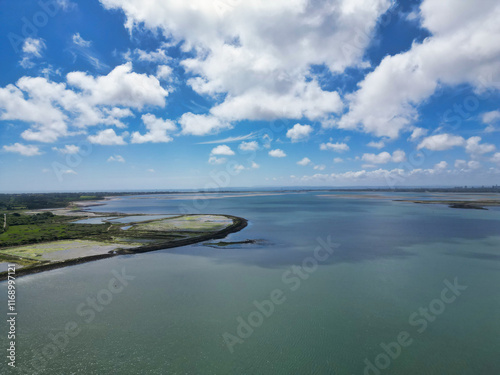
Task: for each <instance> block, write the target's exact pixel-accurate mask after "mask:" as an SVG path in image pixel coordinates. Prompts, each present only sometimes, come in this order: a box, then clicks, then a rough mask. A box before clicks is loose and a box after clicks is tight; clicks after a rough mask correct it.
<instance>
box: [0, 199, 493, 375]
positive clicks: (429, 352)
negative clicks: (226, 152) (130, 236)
mask: <svg viewBox="0 0 500 375" xmlns="http://www.w3.org/2000/svg"><path fill="white" fill-rule="evenodd" d="M325 194H335V193H324V192H322V193H319V192H318V193H302V194H297V193H294V194H283V195H272V196H248V195H249V194H245V196H238V195H237V194H232V195H231V196H229V197H228V196H222V195H221V196H220V198H218V197H217V196H210V198H212V199H207V200H204V199H202V197H198V199H196V200H193V199H190V198H188V199H186V195H185V194H183V195H179V196H176V195H168V196H160V197H147V199H141V198H144V197H132V198H131V197H123V198H120V199H116V200H112V201H109V202H107V204H106V205H104V206H96V207H93V208H92V210H93V211H96V212H97V211H98V212H124V213H127V214H137V213H141V214H142V213H144V214H179V213H185V212H190V213H211V214H231V215H236V216H241V217H244V218H246V219H248V220H249V226H248V227H247V228H245V229H244V230H243V231H241V232H239V233H235V234H232V235H230V236H229V237H228V238H227V239H225V240H224V241H242V240H246V239H258V240H264V241H261V242H259V244H258V245H241V246H228V247H220V248H213V247H208V246H203V245H202V244H198V245H194V246H186V247H182V248H177V249H171V250H165V251H157V252H152V253H147V254H139V255H131V256H119V257H114V258H111V259H106V260H101V261H97V262H91V263H87V264H82V265H79V266H74V267H68V268H65V269H59V270H54V271H50V272H44V273H41V274H37V275H31V276H27V277H23V278H20V279H19V280H18V282H17V283H18V310H19V317H18V321H19V323H18V334H19V335H18V337H17V350H18V352H17V355H18V357H17V361H18V366H21V367H25V368H28V369H31V368H30V366H31V365H32V364H33V365H36V364H37V363H42V364H43V366H41V369H42V372H41V373H47V374H68V373H74V374H108V373H117V374H204V375H205V374H349V375H350V374H363V372H364V370H365V367H366V366H367V364H366V363H367V362H365V361H369V362H370V363H371V364H373V366H375V364H378V365H380V367H379V368H378V369H377V370H378V371H379V372H380V373H381V374H386V373H387V374H410V375H412V374H418V375H420V374H436V375H443V374H474V375H476V374H496V373H500V363H499V361H498V348H499V347H500V323H499V320H498V313H499V311H500V293H499V290H498V285H500V283H499V282H500V273H499V269H500V210H499V209H498V208H492V209H489V210H461V209H452V208H448V207H446V206H442V205H419V204H414V203H404V202H393V201H392V200H390V199H374V198H373V199H359V198H346V197H345V198H337V199H332V198H329V197H320V196H319V195H325ZM391 195H394V194H393V193H391ZM408 197H409V195H408V194H401V198H402V199H406V198H408ZM328 238H330V242H332V243H336V244H337V245H338V247H337V246H335V247H332V249H333V250H332V254H331V255H330V254H328V253H325V252H322V253H321V254H322V258H321V259H322V260H317V262H318V266H315V264H314V262H313V263H311V259H313V258H311V257H314V254H315V249H316V247H317V246H319V244H320V243H321V241H323V242H325V241H326V242H328ZM325 254H327V255H325ZM316 259H319V258H316ZM304 261H305V264H304V265H305V266H306V269H305V270H302V273H301V275H302V276H303V278H302V279H301V278H300V277H299V276H297V274H296V275H292V273H291V267H292V266H299V265H303V263H304ZM122 269H124V270H125V273H126V274H129V275H133V276H134V277H135V278H134V279H133V280H129V281H128V282H127V283H128V284H127V285H126V286H124V287H123V290H122V291H121V292H119V293H113V294H110V293H108V292H106V290H107V289H108V290H109V288H112V287H116V285H115V284H116V283H117V281H116V276H115V275H114V274H113V273H112V271H113V270H115V271H119V272H122ZM113 278H115V279H114V280H113ZM455 278H457V280H458V283H459V284H461V285H466V286H467V289H466V290H464V291H462V292H460V293H461V294H460V295H459V296H456V299H455V300H454V301H453V302H451V303H446V304H444V303H443V306H444V311H439V309H438V310H436V309H437V308H438V307H440V306H441V305H440V304H439V303H437V302H435V300H436V299H440V298H441V297H440V296H441V292H442V290H443V289H444V288H445V287H446V284H445V280H448V281H451V282H452V283H453V281H454V280H455ZM110 280H111V282H110ZM119 286H120V285H118V287H119ZM0 288H1V290H0V293H1V296H2V305H3V306H5V305H6V303H4V302H3V301H5V296H6V284H5V283H2V284H1V285H0ZM276 290H279V291H281V294H280V296H281V299H280V301H282V303H281V304H273V305H272V306H273V308H272V310H274V311H273V312H272V313H270V314H269V311H270V310H267V311H266V313H268V315H269V316H268V317H267V316H264V315H263V314H262V313H258V311H259V310H258V309H257V307H256V304H255V303H257V305H259V302H262V301H264V300H269V299H270V296H271V294H272V293H273V291H275V292H276ZM109 295H111V300H108V299H105V298H106V297H109ZM96 296H99V297H100V298H101V301H102V302H107V304H105V305H102V304H99V303H98V305H97V309H94V308H90V307H89V302H87V298H88V297H96ZM103 298H104V299H103ZM283 299H284V301H283ZM433 301H434V302H433ZM82 304H83V307H82ZM430 304H431V305H432V307H433V309H432V310H430V311H434V312H435V313H436V314H432V312H431V314H432V315H431V318H434V320H433V321H430V320H427V326H426V327H425V330H423V331H422V332H421V333H420V332H419V331H418V329H419V328H422V324H423V323H421V324H416V322H415V320H413V321H412V322H413V323H411V322H410V317H412V314H415V313H417V314H418V311H419V308H420V307H425V308H429V305H430ZM261 305H262V304H261ZM264 305H265V306H268V307H269V305H268V304H266V303H264ZM78 308H80V310H78V311H77V309H78ZM89 310H92V311H93V319H90V317H92V313H91V311H89ZM97 310H99V311H97ZM256 312H257V313H256ZM437 312H439V314H437ZM249 316H250V322H253V324H254V326H255V327H252V326H248V327H249V329H248V330H247V332H243V333H245V335H240V336H238V326H239V324H240V323H239V322H241V320H243V321H245V322H246V323H247V324H248V322H249ZM419 317H420V319H421V316H420V315H419ZM86 318H87V320H91V321H90V322H86V321H85V319H86ZM252 319H254V320H252ZM68 322H75V323H76V324H77V325H78V329H79V330H80V331H79V333H78V334H77V335H76V336H75V337H69V336H67V337H68V340H67V342H66V340H62V341H60V342H59V344H60V345H61V346H64V351H61V350H58V349H56V351H55V352H54V354H53V353H52V352H51V349H54V348H52V347H51V346H50V345H51V342H52V341H51V340H52V339H51V337H54V336H50V335H51V334H52V335H58V334H59V336H57V337H59V338H61V337H63V335H61V334H60V332H61V331H62V330H63V329H64V327H65V325H66V324H67V323H68ZM257 323H258V324H257ZM0 329H1V332H6V325H5V322H2V323H1V325H0ZM401 332H407V333H408V336H409V339H408V341H411V344H410V345H408V346H407V347H402V348H401V350H400V353H397V354H398V355H393V356H394V358H392V357H389V356H386V357H387V358H388V359H389V362H388V367H387V368H385V369H382V367H384V366H385V365H386V364H387V363H385V362H384V359H385V357H384V356H383V355H382V356H380V354H381V353H383V349H382V347H381V344H389V343H391V342H394V341H397V338H398V335H400V334H401ZM240 333H242V332H240ZM224 334H226V335H225V336H224ZM227 334H231V335H233V336H232V337H234V338H237V339H236V340H237V342H238V343H235V341H232V342H231V343H234V345H229V346H228V344H227V342H225V340H224V337H225V338H226V341H227V340H228V337H229V336H228V335H227ZM4 336H5V335H3V334H2V340H4V339H5V337H4ZM243 336H245V337H243ZM4 341H5V340H4ZM64 343H65V345H62V344H64ZM229 348H231V349H233V352H232V353H231V351H230V350H229ZM52 351H53V350H52ZM37 353H38V354H37ZM44 353H45V354H44ZM49 354H50V355H49ZM52 354H53V355H52ZM393 354H394V353H393ZM37 355H38V357H37ZM40 356H42V357H43V359H40ZM50 356H52V357H53V358H52V359H48V357H50ZM377 358H378V362H377V361H376V359H377ZM382 365H383V366H382ZM367 371H368V372H367V373H369V374H373V373H375V372H374V370H367ZM12 373H15V372H12Z"/></svg>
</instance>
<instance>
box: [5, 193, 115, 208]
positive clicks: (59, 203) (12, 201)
mask: <svg viewBox="0 0 500 375" xmlns="http://www.w3.org/2000/svg"><path fill="white" fill-rule="evenodd" d="M108 195H110V194H109V193H85V195H82V194H81V193H46V194H0V212H5V211H16V210H26V209H28V210H35V209H43V208H62V207H66V206H68V205H69V204H70V203H71V202H74V201H88V200H101V199H104V198H105V197H106V196H108Z"/></svg>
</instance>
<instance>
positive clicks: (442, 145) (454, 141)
mask: <svg viewBox="0 0 500 375" xmlns="http://www.w3.org/2000/svg"><path fill="white" fill-rule="evenodd" d="M464 144H465V139H463V138H462V137H460V136H457V135H451V134H446V133H445V134H437V135H431V136H430V137H427V138H424V139H423V140H422V141H421V142H420V144H419V145H418V147H417V149H419V150H420V149H422V148H427V149H429V150H432V151H443V150H449V149H450V148H453V147H457V146H463V145H464Z"/></svg>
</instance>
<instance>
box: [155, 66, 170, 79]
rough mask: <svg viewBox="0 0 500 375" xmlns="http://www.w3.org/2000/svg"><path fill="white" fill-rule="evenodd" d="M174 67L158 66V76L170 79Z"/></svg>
mask: <svg viewBox="0 0 500 375" xmlns="http://www.w3.org/2000/svg"><path fill="white" fill-rule="evenodd" d="M172 73H173V69H172V68H171V67H170V66H168V65H159V66H158V67H157V68H156V78H158V79H160V80H164V81H166V80H170V79H171V78H172Z"/></svg>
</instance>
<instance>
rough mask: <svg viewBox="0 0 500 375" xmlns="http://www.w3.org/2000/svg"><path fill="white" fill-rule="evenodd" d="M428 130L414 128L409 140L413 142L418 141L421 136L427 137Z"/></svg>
mask: <svg viewBox="0 0 500 375" xmlns="http://www.w3.org/2000/svg"><path fill="white" fill-rule="evenodd" d="M427 132H428V130H427V129H424V128H415V129H413V131H412V133H411V135H410V138H409V140H410V141H412V142H415V141H418V140H419V139H420V138H422V137H425V136H426V135H427Z"/></svg>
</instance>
